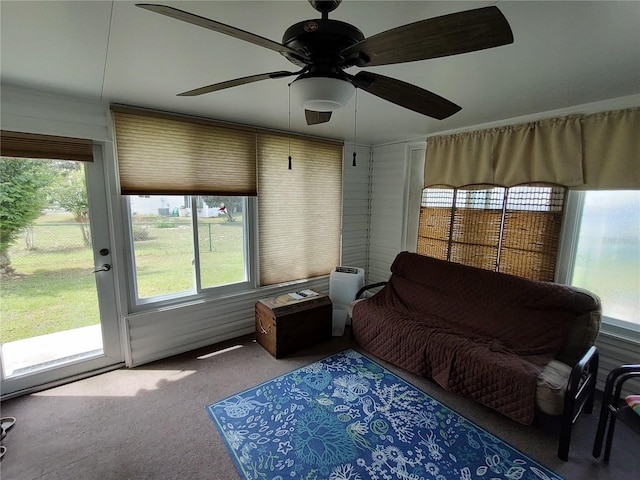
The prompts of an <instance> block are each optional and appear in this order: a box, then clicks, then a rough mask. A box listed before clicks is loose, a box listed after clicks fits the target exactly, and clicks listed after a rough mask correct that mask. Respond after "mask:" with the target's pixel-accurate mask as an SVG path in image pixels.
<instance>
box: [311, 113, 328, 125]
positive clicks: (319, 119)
mask: <svg viewBox="0 0 640 480" xmlns="http://www.w3.org/2000/svg"><path fill="white" fill-rule="evenodd" d="M304 117H305V118H306V119H307V125H318V124H319V123H326V122H328V121H329V120H331V112H316V111H315V110H305V111H304Z"/></svg>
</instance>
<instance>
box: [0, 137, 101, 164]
mask: <svg viewBox="0 0 640 480" xmlns="http://www.w3.org/2000/svg"><path fill="white" fill-rule="evenodd" d="M0 153H1V155H2V156H3V157H18V158H44V159H47V160H75V161H78V162H93V142H92V141H91V140H87V139H84V138H70V137H58V136H54V135H40V134H35V133H22V132H9V131H5V130H3V131H2V132H1V137H0Z"/></svg>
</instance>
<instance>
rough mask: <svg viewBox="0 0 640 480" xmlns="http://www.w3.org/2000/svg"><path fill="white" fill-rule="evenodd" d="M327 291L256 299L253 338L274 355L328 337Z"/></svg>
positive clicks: (329, 318) (280, 355)
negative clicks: (309, 294) (299, 296)
mask: <svg viewBox="0 0 640 480" xmlns="http://www.w3.org/2000/svg"><path fill="white" fill-rule="evenodd" d="M331 324H332V306H331V300H330V299H329V297H328V296H327V295H322V294H317V295H315V296H312V297H307V298H302V299H296V298H294V297H292V296H291V295H290V294H286V295H280V296H278V297H270V298H264V299H262V300H258V301H257V302H256V340H257V341H258V343H259V344H260V345H262V346H263V347H264V348H265V350H267V351H268V352H269V353H270V354H271V355H273V356H274V357H275V358H282V357H284V356H285V355H289V354H290V353H293V352H295V351H297V350H300V349H301V348H304V347H308V346H311V345H314V344H316V343H319V342H321V341H324V340H328V339H329V338H331Z"/></svg>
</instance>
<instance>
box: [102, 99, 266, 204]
mask: <svg viewBox="0 0 640 480" xmlns="http://www.w3.org/2000/svg"><path fill="white" fill-rule="evenodd" d="M112 112H113V119H114V126H115V140H116V149H117V152H118V171H119V174H120V189H121V192H122V194H123V195H154V194H156V195H162V194H165V195H172V194H173V195H175V194H179V195H182V194H192V195H199V194H203V195H205V194H206V195H248V196H252V195H256V192H257V186H256V131H255V130H254V129H251V128H246V129H245V128H242V127H235V126H229V125H226V124H221V123H217V122H213V121H209V120H206V119H198V118H193V117H181V116H178V115H169V114H162V113H159V112H147V111H145V110H138V109H132V108H127V107H118V106H113V107H112Z"/></svg>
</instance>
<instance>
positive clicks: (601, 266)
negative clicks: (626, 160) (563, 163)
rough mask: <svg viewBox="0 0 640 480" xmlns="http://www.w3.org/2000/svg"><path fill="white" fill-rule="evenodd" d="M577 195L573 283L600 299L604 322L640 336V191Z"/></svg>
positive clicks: (593, 192) (591, 192)
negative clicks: (578, 212) (579, 211)
mask: <svg viewBox="0 0 640 480" xmlns="http://www.w3.org/2000/svg"><path fill="white" fill-rule="evenodd" d="M579 195H580V196H581V197H582V198H581V200H582V202H581V204H582V209H581V215H579V217H578V230H577V232H578V235H577V237H576V238H577V241H576V243H575V256H574V262H573V268H572V272H571V276H570V281H571V283H572V284H573V285H576V286H579V287H583V288H586V289H588V290H590V291H592V292H594V293H596V294H597V295H599V296H600V298H601V300H602V310H603V315H604V316H605V317H606V319H605V320H606V321H609V320H610V319H614V320H615V321H616V322H618V323H620V322H621V325H622V326H625V327H629V328H632V329H634V330H638V331H640V191H637V190H636V191H589V192H583V193H580V194H579Z"/></svg>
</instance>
